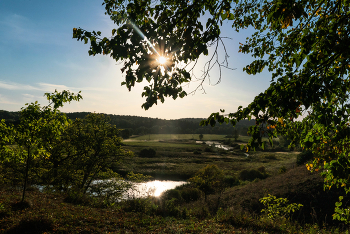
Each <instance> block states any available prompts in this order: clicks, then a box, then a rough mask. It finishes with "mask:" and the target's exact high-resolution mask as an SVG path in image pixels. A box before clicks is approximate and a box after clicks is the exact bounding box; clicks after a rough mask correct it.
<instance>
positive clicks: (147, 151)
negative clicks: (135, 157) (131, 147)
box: [139, 148, 156, 158]
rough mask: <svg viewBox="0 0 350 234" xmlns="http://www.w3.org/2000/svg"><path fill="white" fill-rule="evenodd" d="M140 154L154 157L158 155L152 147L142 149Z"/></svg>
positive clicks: (143, 156)
mask: <svg viewBox="0 0 350 234" xmlns="http://www.w3.org/2000/svg"><path fill="white" fill-rule="evenodd" d="M139 156H140V157H142V158H154V157H155V156H156V151H155V150H154V149H152V148H148V149H142V150H141V151H140V153H139Z"/></svg>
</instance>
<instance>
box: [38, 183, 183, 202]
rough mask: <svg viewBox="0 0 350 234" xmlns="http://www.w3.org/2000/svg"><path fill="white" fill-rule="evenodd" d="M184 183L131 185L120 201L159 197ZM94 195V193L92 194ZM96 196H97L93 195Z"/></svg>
mask: <svg viewBox="0 0 350 234" xmlns="http://www.w3.org/2000/svg"><path fill="white" fill-rule="evenodd" d="M101 182H102V181H101V180H95V181H93V182H92V184H96V183H101ZM187 183H188V182H186V181H172V180H153V181H148V182H143V183H133V188H132V189H129V190H127V191H126V192H125V193H124V194H123V195H122V197H121V200H125V199H131V198H143V197H148V196H154V197H159V196H160V195H161V194H162V193H163V192H165V191H167V190H169V189H174V188H176V187H177V186H181V185H183V184H187ZM32 186H33V187H36V188H38V189H39V191H41V192H42V191H43V190H44V188H45V186H42V185H32ZM92 194H95V193H92ZM95 195H97V194H95Z"/></svg>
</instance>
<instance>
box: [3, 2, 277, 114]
mask: <svg viewBox="0 0 350 234" xmlns="http://www.w3.org/2000/svg"><path fill="white" fill-rule="evenodd" d="M102 2H103V1H102V0H74V1H72V0H60V1H47V0H15V1H14V0H0V38H1V39H0V110H7V111H19V110H20V109H21V108H22V107H24V106H25V103H31V102H35V101H38V102H39V103H40V104H41V105H43V106H44V105H47V104H48V101H47V100H46V99H45V97H44V93H52V92H54V91H55V89H56V90H57V91H62V90H69V91H71V92H74V93H77V92H79V91H81V95H82V96H83V100H81V101H79V102H71V103H70V104H66V105H65V106H64V107H63V108H61V111H63V112H83V111H86V112H96V113H106V114H116V115H133V116H144V117H152V118H160V119H179V118H207V117H209V115H210V114H211V113H213V112H218V111H219V110H220V109H225V111H226V113H230V112H235V111H236V110H237V108H238V106H243V107H245V106H247V105H248V104H249V103H250V102H251V101H253V99H254V97H255V96H256V95H258V94H259V93H261V92H263V91H264V90H265V89H266V88H268V86H269V84H270V81H271V75H270V74H269V73H268V72H263V73H261V74H258V75H255V76H252V75H247V74H246V73H244V72H243V67H245V66H246V65H248V64H249V63H250V62H251V61H253V59H252V58H251V56H250V55H245V54H241V53H238V47H239V42H241V43H243V42H244V41H245V38H246V37H247V36H249V35H250V34H251V33H252V31H250V30H246V31H240V32H239V33H237V32H235V31H234V30H233V29H232V28H231V25H230V22H227V23H224V24H223V26H222V29H221V30H222V36H225V37H230V38H231V39H226V40H225V46H226V49H227V52H228V54H229V56H230V57H229V59H228V65H229V67H231V68H233V69H235V70H229V69H224V70H223V71H222V77H221V82H220V83H219V84H217V85H213V84H215V83H216V82H217V81H218V79H219V77H218V70H217V69H213V70H212V72H211V74H210V82H209V80H207V81H205V83H204V88H205V93H203V92H202V91H200V90H198V91H197V92H196V93H195V94H194V95H188V96H186V97H184V98H183V99H180V98H178V99H176V100H173V99H172V98H167V99H166V100H165V102H164V103H160V102H159V103H158V105H154V106H153V107H151V108H150V109H149V110H147V111H145V110H144V109H142V108H141V105H142V104H143V103H144V102H145V98H144V97H141V93H142V90H143V86H145V85H147V83H141V84H136V85H135V87H134V88H133V89H132V90H131V91H130V92H129V91H128V90H127V88H126V87H125V86H121V82H122V81H123V79H124V76H123V74H122V72H121V71H120V66H119V65H118V64H117V62H116V61H115V60H113V59H112V58H111V57H109V56H104V55H97V56H89V55H88V49H89V45H88V44H84V43H83V42H81V41H76V40H75V39H73V38H72V35H73V28H79V27H80V28H83V29H85V30H88V31H93V30H95V31H101V32H102V36H106V37H110V36H111V31H112V29H113V28H117V27H118V26H117V25H114V24H113V22H112V21H111V20H110V19H109V17H108V16H106V15H105V14H104V12H105V9H104V6H102ZM220 56H221V58H220V59H221V60H222V59H223V56H224V54H223V51H222V50H220ZM207 60H208V57H205V56H203V57H201V58H200V63H199V64H198V65H197V67H196V69H195V71H196V74H197V76H200V74H201V71H202V69H203V66H204V63H205V61H207ZM197 85H198V82H197V83H196V82H191V83H190V84H189V85H186V86H185V90H186V91H187V92H188V93H190V92H191V91H193V90H194V89H195V88H196V86H197Z"/></svg>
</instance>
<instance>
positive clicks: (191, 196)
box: [181, 188, 202, 202]
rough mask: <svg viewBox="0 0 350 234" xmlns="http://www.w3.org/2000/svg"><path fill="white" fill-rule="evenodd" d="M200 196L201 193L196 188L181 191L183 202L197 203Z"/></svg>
mask: <svg viewBox="0 0 350 234" xmlns="http://www.w3.org/2000/svg"><path fill="white" fill-rule="evenodd" d="M201 194H202V192H201V191H200V190H199V189H197V188H184V189H183V190H182V191H181V197H182V199H183V200H184V201H185V202H192V201H197V200H199V198H200V197H201Z"/></svg>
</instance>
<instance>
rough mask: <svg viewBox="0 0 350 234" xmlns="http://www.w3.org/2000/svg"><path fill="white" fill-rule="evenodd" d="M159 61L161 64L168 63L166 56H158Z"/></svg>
mask: <svg viewBox="0 0 350 234" xmlns="http://www.w3.org/2000/svg"><path fill="white" fill-rule="evenodd" d="M158 63H159V64H161V65H164V64H165V63H166V58H165V57H163V56H160V57H159V58H158Z"/></svg>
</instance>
